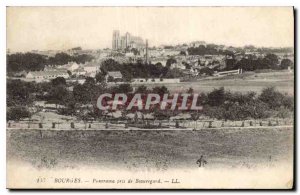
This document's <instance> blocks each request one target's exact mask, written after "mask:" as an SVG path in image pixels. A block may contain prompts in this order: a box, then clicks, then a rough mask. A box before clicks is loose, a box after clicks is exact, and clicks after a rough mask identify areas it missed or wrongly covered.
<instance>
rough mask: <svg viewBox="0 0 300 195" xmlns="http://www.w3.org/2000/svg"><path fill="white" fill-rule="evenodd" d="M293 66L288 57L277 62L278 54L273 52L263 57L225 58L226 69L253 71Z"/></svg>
mask: <svg viewBox="0 0 300 195" xmlns="http://www.w3.org/2000/svg"><path fill="white" fill-rule="evenodd" d="M289 66H293V62H292V61H291V60H289V59H283V60H281V62H280V63H279V59H278V56H277V55H275V54H267V55H266V56H265V57H264V58H257V59H254V58H251V57H250V58H247V59H246V58H242V59H241V60H235V59H228V60H226V70H233V69H238V68H242V69H243V70H245V71H253V70H257V69H273V70H278V69H287V68H288V67H289Z"/></svg>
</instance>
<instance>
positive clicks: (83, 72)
mask: <svg viewBox="0 0 300 195" xmlns="http://www.w3.org/2000/svg"><path fill="white" fill-rule="evenodd" d="M86 73H87V72H86V71H85V70H84V69H83V68H78V69H76V70H74V71H73V75H76V76H81V75H83V76H84V75H85V74H86Z"/></svg>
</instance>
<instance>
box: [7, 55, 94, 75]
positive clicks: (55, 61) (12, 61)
mask: <svg viewBox="0 0 300 195" xmlns="http://www.w3.org/2000/svg"><path fill="white" fill-rule="evenodd" d="M6 59H7V72H17V71H23V70H25V71H38V70H43V69H44V67H45V65H64V64H67V63H68V62H76V63H85V62H88V61H91V60H92V59H93V57H92V56H91V55H87V54H82V55H74V56H70V55H68V54H66V53H57V54H56V55H55V56H54V57H48V56H45V55H41V54H36V53H16V54H10V55H7V56H6Z"/></svg>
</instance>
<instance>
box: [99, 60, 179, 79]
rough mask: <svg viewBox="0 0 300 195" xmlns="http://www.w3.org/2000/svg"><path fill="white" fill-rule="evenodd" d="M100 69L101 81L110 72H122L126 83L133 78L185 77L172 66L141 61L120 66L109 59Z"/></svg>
mask: <svg viewBox="0 0 300 195" xmlns="http://www.w3.org/2000/svg"><path fill="white" fill-rule="evenodd" d="M100 69H101V73H99V74H98V75H97V76H96V78H97V80H99V81H101V80H102V79H103V75H106V74H107V72H109V71H120V72H121V74H122V76H123V77H124V80H125V81H130V80H131V79H133V78H149V79H150V78H178V77H181V76H183V73H182V72H181V71H180V70H178V69H170V66H163V65H162V64H161V63H157V64H144V63H142V62H140V61H138V62H136V63H123V64H120V63H119V62H117V61H115V60H113V59H107V60H105V61H104V62H102V64H101V68H100Z"/></svg>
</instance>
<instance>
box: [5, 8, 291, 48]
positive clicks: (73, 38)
mask: <svg viewBox="0 0 300 195" xmlns="http://www.w3.org/2000/svg"><path fill="white" fill-rule="evenodd" d="M113 30H120V32H121V33H125V32H129V33H131V34H133V35H135V36H140V37H142V38H143V39H144V40H145V39H148V41H149V46H150V47H152V46H159V45H174V44H182V43H189V42H192V41H205V42H207V43H215V44H224V45H227V46H230V45H231V46H245V45H254V46H257V47H293V46H294V20H293V8H292V7H225V8H224V7H8V8H7V48H8V49H10V51H11V52H24V51H31V50H65V49H70V48H73V47H78V46H80V47H82V48H83V49H103V48H111V46H112V33H113Z"/></svg>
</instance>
